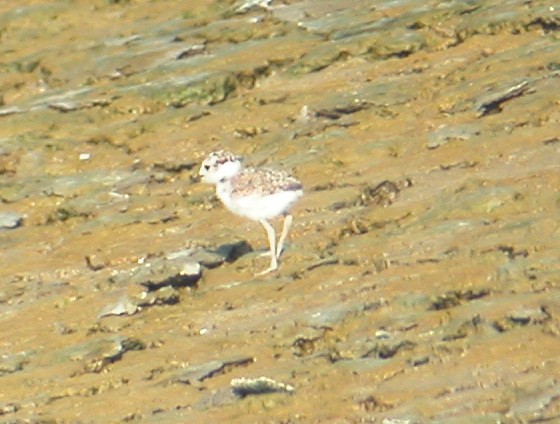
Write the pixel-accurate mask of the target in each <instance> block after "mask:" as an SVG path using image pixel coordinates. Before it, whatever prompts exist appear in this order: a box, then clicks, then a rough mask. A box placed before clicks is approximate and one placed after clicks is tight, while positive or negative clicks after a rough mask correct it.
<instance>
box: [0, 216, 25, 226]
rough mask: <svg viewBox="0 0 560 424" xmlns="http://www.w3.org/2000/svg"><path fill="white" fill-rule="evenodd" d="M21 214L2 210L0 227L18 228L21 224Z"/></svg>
mask: <svg viewBox="0 0 560 424" xmlns="http://www.w3.org/2000/svg"><path fill="white" fill-rule="evenodd" d="M21 222H22V217H21V215H19V214H17V213H14V212H0V228H16V227H19V226H20V225H21Z"/></svg>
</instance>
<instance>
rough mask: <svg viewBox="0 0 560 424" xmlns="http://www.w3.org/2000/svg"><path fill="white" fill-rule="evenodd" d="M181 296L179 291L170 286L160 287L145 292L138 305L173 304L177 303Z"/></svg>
mask: <svg viewBox="0 0 560 424" xmlns="http://www.w3.org/2000/svg"><path fill="white" fill-rule="evenodd" d="M180 300H181V296H180V294H179V291H178V290H177V289H175V288H174V287H172V286H165V287H162V288H160V289H158V290H156V291H155V292H149V293H146V294H145V295H144V297H143V299H142V301H141V302H139V306H152V305H175V304H176V303H179V301H180Z"/></svg>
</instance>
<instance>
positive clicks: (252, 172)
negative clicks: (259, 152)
mask: <svg viewBox="0 0 560 424" xmlns="http://www.w3.org/2000/svg"><path fill="white" fill-rule="evenodd" d="M231 188H232V191H231V195H232V196H233V197H236V196H247V195H249V194H258V195H261V196H266V195H269V194H274V193H278V192H279V191H297V190H301V189H302V188H303V186H302V184H301V182H300V181H299V180H298V179H297V178H295V177H293V176H291V175H290V174H288V173H287V172H285V171H278V170H276V169H270V168H244V169H243V170H242V171H241V172H240V173H239V174H237V175H235V176H233V177H232V178H231Z"/></svg>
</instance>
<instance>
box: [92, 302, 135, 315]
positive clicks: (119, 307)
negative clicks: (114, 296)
mask: <svg viewBox="0 0 560 424" xmlns="http://www.w3.org/2000/svg"><path fill="white" fill-rule="evenodd" d="M139 309H140V308H139V307H138V305H136V304H134V303H133V302H132V301H131V300H130V299H129V298H128V297H123V298H121V299H119V300H118V301H117V302H116V303H113V304H111V305H107V306H105V307H104V308H103V309H101V311H100V312H99V314H98V315H97V317H98V318H102V317H106V316H109V315H124V314H126V315H133V314H135V313H136V312H138V310H139Z"/></svg>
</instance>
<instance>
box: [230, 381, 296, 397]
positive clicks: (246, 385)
mask: <svg viewBox="0 0 560 424" xmlns="http://www.w3.org/2000/svg"><path fill="white" fill-rule="evenodd" d="M230 386H231V388H232V390H233V393H235V394H236V395H237V396H239V397H245V396H249V395H261V394H265V393H281V392H284V393H293V391H294V387H293V386H291V385H290V384H284V383H279V382H278V381H275V380H273V379H271V378H268V377H259V378H245V377H242V378H234V379H233V380H231V383H230Z"/></svg>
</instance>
